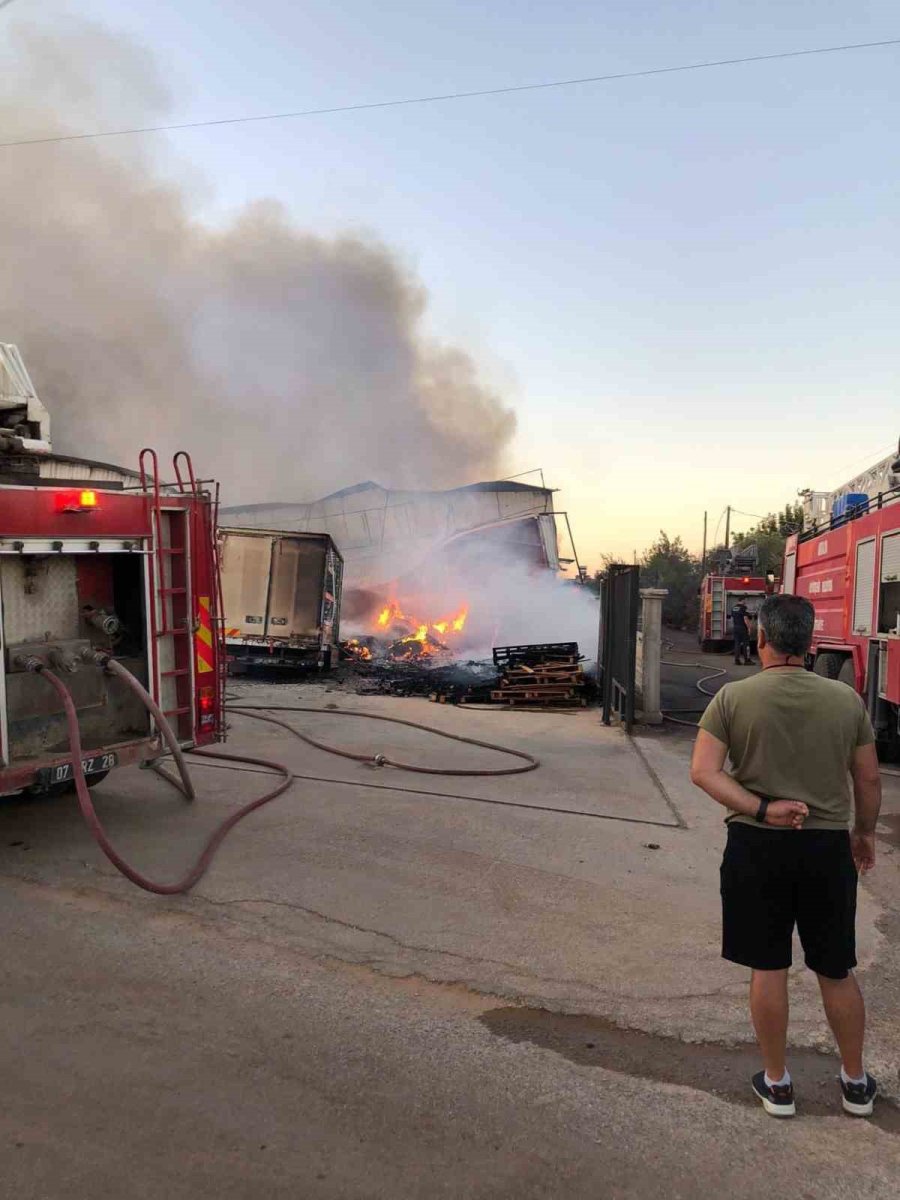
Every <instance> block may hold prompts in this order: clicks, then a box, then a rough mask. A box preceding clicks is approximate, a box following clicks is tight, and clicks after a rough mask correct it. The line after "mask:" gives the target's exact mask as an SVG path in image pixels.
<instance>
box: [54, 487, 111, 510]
mask: <svg viewBox="0 0 900 1200" xmlns="http://www.w3.org/2000/svg"><path fill="white" fill-rule="evenodd" d="M99 507H100V504H99V501H98V499H97V493H96V492H95V491H92V490H90V489H85V490H82V491H78V492H57V494H56V511H57V512H68V513H71V512H93V510H94V509H95V508H99Z"/></svg>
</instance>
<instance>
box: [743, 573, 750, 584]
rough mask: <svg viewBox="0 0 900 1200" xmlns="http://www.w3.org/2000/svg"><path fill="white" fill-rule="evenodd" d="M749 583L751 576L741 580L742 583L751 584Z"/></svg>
mask: <svg viewBox="0 0 900 1200" xmlns="http://www.w3.org/2000/svg"><path fill="white" fill-rule="evenodd" d="M749 582H750V576H749V575H745V576H744V578H743V579H742V580H741V583H749Z"/></svg>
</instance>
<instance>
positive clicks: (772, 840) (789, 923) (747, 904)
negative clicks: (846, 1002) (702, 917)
mask: <svg viewBox="0 0 900 1200" xmlns="http://www.w3.org/2000/svg"><path fill="white" fill-rule="evenodd" d="M856 881H857V875H856V866H855V864H854V862H853V856H852V855H851V853H850V835H849V833H847V832H846V831H845V830H843V829H799V830H798V829H766V828H763V827H762V826H760V827H756V826H753V825H744V824H742V823H739V822H736V821H732V822H731V823H730V824H729V826H728V842H727V844H726V846H725V854H724V857H723V859H722V869H721V884H722V957H723V958H727V959H729V960H730V961H731V962H735V963H740V964H741V965H742V966H744V967H753V968H755V969H756V970H758V971H778V970H782V969H784V968H785V967H789V966H790V965H791V938H792V935H793V932H794V925H795V923H796V926H797V932H798V933H799V934H800V942H801V944H802V946H803V954H804V958H805V960H806V965H807V966H808V967H809V968H810V970H812V971H815V972H816V974H818V975H825V976H827V977H828V978H829V979H844V978H845V977H846V975H847V973H848V971H850V970H851V969H852V968H853V967H855V966H856Z"/></svg>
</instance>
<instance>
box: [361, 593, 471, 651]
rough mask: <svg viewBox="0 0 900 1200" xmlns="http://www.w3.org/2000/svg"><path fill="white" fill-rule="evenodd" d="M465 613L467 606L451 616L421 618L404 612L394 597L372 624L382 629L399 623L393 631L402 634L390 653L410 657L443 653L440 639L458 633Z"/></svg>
mask: <svg viewBox="0 0 900 1200" xmlns="http://www.w3.org/2000/svg"><path fill="white" fill-rule="evenodd" d="M468 615H469V609H468V606H467V605H465V606H463V607H462V608H461V609H460V610H459V611H458V612H457V613H456V614H455V615H452V616H446V617H441V618H440V620H438V621H423V620H422V619H421V617H418V616H415V617H414V616H410V615H409V614H408V613H406V612H404V610H403V608H402V607H401V606H400V605H399V604H398V603H397V601H396V600H390V601H388V603H387V604H385V606H384V607H383V608H382V609H381V611H380V612H379V614H378V616H377V618H376V620H375V625H376V628H377V629H378V630H382V631H389V630H391V629H393V627H394V626H396V625H399V626H400V629H397V630H395V633H402V636H401V637H399V638H398V639H397V641H396V643H395V650H394V653H395V654H397V655H399V657H401V658H413V657H418V656H419V655H435V654H441V653H445V652H446V651H447V646H446V643H445V641H444V639H446V638H447V636H448V635H451V636H452V635H453V634H457V633H462V631H463V629H464V627H465V624H466V618H467V617H468Z"/></svg>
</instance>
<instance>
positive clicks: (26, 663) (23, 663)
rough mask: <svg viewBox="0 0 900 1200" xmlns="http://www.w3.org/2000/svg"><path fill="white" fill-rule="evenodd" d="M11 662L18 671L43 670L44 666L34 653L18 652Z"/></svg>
mask: <svg viewBox="0 0 900 1200" xmlns="http://www.w3.org/2000/svg"><path fill="white" fill-rule="evenodd" d="M13 663H14V664H15V666H16V667H18V669H19V670H20V671H43V669H44V667H45V666H46V663H44V662H42V661H41V660H40V659H39V658H38V656H37V655H36V654H19V655H17V656H16V657H15V658H14V659H13Z"/></svg>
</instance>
